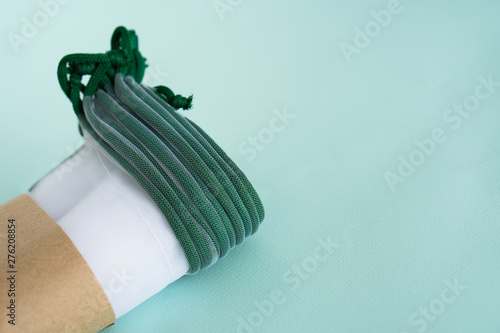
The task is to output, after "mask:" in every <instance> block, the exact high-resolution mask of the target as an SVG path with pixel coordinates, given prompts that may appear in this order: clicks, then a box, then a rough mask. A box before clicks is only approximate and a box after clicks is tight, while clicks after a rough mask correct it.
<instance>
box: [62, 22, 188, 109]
mask: <svg viewBox="0 0 500 333" xmlns="http://www.w3.org/2000/svg"><path fill="white" fill-rule="evenodd" d="M146 67H147V65H146V58H144V57H143V56H142V55H141V53H140V52H139V40H138V38H137V35H136V34H135V31H134V30H127V28H125V27H118V28H116V29H115V31H114V33H113V36H112V37H111V51H108V52H106V53H99V54H87V53H75V54H69V55H67V56H65V57H63V58H62V59H61V61H60V62H59V66H58V68H57V78H58V80H59V85H60V86H61V89H62V90H63V92H64V93H65V94H66V96H67V97H68V98H69V99H70V101H71V103H72V104H73V109H74V111H75V113H76V114H79V113H81V112H82V111H83V110H82V99H81V94H83V96H94V95H95V93H96V91H97V89H99V88H103V87H104V86H105V85H106V84H108V83H110V82H112V80H113V78H114V76H115V74H117V73H122V74H123V75H131V76H132V77H133V78H134V79H135V80H136V81H137V82H138V83H140V82H141V81H142V79H143V78H144V72H145V70H146ZM85 75H90V79H89V81H88V83H87V85H84V84H83V83H82V78H83V76H85ZM155 89H156V91H157V93H158V94H159V95H160V96H161V97H162V98H164V99H165V101H166V102H167V103H168V104H170V105H172V107H173V108H174V109H176V110H178V109H184V110H187V109H189V108H191V102H192V100H193V96H190V97H188V98H186V97H183V96H181V95H175V94H174V93H173V92H172V90H170V89H169V88H167V87H164V86H157V87H155Z"/></svg>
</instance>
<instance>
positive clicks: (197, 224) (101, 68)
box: [58, 27, 264, 274]
mask: <svg viewBox="0 0 500 333" xmlns="http://www.w3.org/2000/svg"><path fill="white" fill-rule="evenodd" d="M111 47H112V50H111V51H109V52H107V53H105V54H74V55H68V56H66V57H64V58H63V59H62V60H61V62H60V64H59V68H58V78H59V83H60V85H61V88H62V90H63V91H64V93H65V94H66V96H68V98H69V99H70V100H71V102H72V104H73V108H74V111H75V113H76V114H77V117H78V119H79V123H80V126H81V128H83V130H85V131H86V132H88V133H89V134H90V135H91V136H92V137H93V138H94V139H95V140H96V141H97V142H98V143H99V144H100V145H101V146H102V147H103V148H104V149H105V150H106V151H107V152H108V153H109V154H110V155H111V156H112V157H113V158H114V159H115V160H116V161H117V162H118V163H119V164H120V165H121V166H122V167H123V168H124V169H125V170H126V171H127V172H128V173H130V174H131V175H132V176H133V177H134V179H136V181H138V183H139V184H140V185H141V186H142V187H143V188H144V189H145V190H146V192H147V193H148V194H149V195H150V196H151V198H152V199H153V200H154V201H155V202H156V204H157V206H158V207H159V209H160V210H161V211H162V212H163V214H164V215H165V217H166V218H167V220H168V222H169V223H170V225H171V227H172V230H173V231H174V233H175V235H176V236H177V238H178V239H179V242H180V244H181V247H182V248H183V250H184V253H185V254H186V257H187V260H188V263H189V267H190V269H189V273H191V274H193V273H196V272H197V271H198V270H200V269H202V268H205V267H208V266H210V265H211V264H212V263H214V262H215V261H216V260H217V258H218V257H224V256H225V255H226V254H227V253H228V251H229V250H230V249H231V248H232V247H233V246H234V245H236V244H240V243H242V242H243V240H244V238H245V237H247V236H249V235H251V234H253V233H254V232H256V231H257V229H258V226H259V225H260V223H261V222H262V220H263V218H264V208H263V206H262V202H261V201H260V198H259V197H258V195H257V193H256V192H255V190H254V188H253V187H252V185H251V184H250V182H249V181H248V179H247V178H246V176H245V175H244V174H243V172H242V171H241V170H240V169H239V168H238V167H237V166H236V164H235V163H234V162H233V161H232V160H231V159H230V158H229V157H228V156H227V155H226V154H225V153H224V151H223V150H222V149H221V148H220V147H219V146H218V145H217V144H216V143H215V142H214V141H213V140H212V139H211V138H210V137H209V136H208V135H207V134H206V133H205V132H204V131H203V130H202V129H201V128H199V127H198V126H197V125H196V124H194V123H193V122H191V121H190V120H188V119H186V118H184V117H183V116H182V115H180V114H178V113H177V112H175V110H177V109H179V108H182V109H189V108H190V107H191V103H192V96H190V97H188V98H185V97H182V96H180V95H175V94H174V93H173V92H172V90H170V89H169V88H167V87H163V86H158V87H155V88H154V90H153V89H150V88H148V87H142V86H140V85H139V84H138V83H140V81H141V80H142V78H143V76H144V70H145V68H146V64H145V58H143V57H142V55H141V54H140V52H139V51H138V39H137V36H136V35H135V33H134V32H133V31H128V30H127V29H125V28H124V27H119V28H117V29H116V30H115V32H114V34H113V37H112V41H111ZM84 75H90V79H89V81H88V83H87V85H86V86H85V85H84V84H83V83H82V82H81V80H82V77H83V76H84ZM104 90H105V91H106V92H104ZM82 94H83V96H84V97H85V96H89V97H85V98H84V100H83V102H82V99H81V95H82ZM93 96H96V97H95V98H93Z"/></svg>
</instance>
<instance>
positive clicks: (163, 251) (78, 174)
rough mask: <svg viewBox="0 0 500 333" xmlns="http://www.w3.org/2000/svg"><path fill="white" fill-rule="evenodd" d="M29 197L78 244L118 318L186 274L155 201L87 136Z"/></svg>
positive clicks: (179, 251) (181, 255)
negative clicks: (82, 143) (75, 150)
mask: <svg viewBox="0 0 500 333" xmlns="http://www.w3.org/2000/svg"><path fill="white" fill-rule="evenodd" d="M29 194H30V195H31V197H32V198H33V199H34V200H35V201H36V202H37V203H38V204H39V205H40V206H41V207H42V208H43V209H44V210H45V211H46V212H47V213H48V214H49V215H50V216H51V217H52V218H54V219H55V220H56V221H57V222H58V223H59V225H60V226H61V227H62V228H63V229H64V231H65V232H66V233H67V234H68V236H69V237H70V238H71V240H72V241H73V242H74V243H75V245H76V247H77V248H78V250H79V251H80V252H81V254H82V255H83V257H84V258H85V260H86V261H87V263H88V264H89V266H90V268H91V269H92V271H93V272H94V274H95V276H96V277H97V279H98V280H99V283H100V284H101V286H102V287H103V289H104V290H105V292H106V294H107V295H108V297H109V299H110V302H111V305H112V307H113V310H114V311H115V314H116V316H117V317H120V316H122V315H123V314H125V313H126V312H128V311H130V310H131V309H132V308H134V307H135V306H137V305H139V304H140V303H142V302H143V301H145V300H146V299H147V298H149V297H151V296H153V295H154V294H156V293H157V292H159V291H160V290H162V289H163V288H165V287H166V286H167V285H168V284H170V283H171V282H173V281H175V280H177V279H178V278H180V277H181V276H183V275H184V274H186V273H187V271H188V269H189V267H188V262H187V259H186V257H185V255H184V252H183V250H182V248H181V246H180V243H179V241H178V240H177V238H176V237H175V235H174V233H173V231H172V229H171V227H170V225H169V223H168V222H167V220H166V219H165V217H164V215H163V214H162V213H161V211H160V210H159V209H158V207H157V206H156V204H155V203H154V201H153V200H152V199H151V198H150V197H149V196H148V194H147V193H146V192H145V191H144V190H143V189H142V188H141V187H140V185H139V184H138V183H137V182H136V181H135V180H134V179H133V178H132V177H131V176H130V175H129V174H128V173H126V172H125V171H124V170H122V169H121V167H119V166H118V165H116V164H115V163H114V161H113V160H112V159H111V157H110V156H109V155H108V154H107V153H106V152H104V151H103V150H102V148H100V147H99V146H98V144H97V143H96V142H95V141H94V140H93V139H92V138H91V137H90V136H88V135H86V136H85V145H84V146H83V147H82V148H81V149H80V150H79V151H78V152H77V153H75V154H74V155H73V156H72V157H70V158H69V159H67V160H66V161H65V162H63V163H62V164H61V165H60V166H59V167H58V168H56V169H54V170H53V171H52V172H51V173H49V174H48V175H47V176H45V177H44V178H43V179H42V180H40V182H38V183H37V184H36V186H35V187H34V188H33V189H32V191H31V192H30V193H29Z"/></svg>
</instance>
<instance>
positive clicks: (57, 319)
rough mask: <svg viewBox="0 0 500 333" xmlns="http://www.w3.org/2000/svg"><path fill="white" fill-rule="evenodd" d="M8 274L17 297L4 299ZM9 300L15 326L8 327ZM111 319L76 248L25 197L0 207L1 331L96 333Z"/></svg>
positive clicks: (105, 301) (105, 300) (103, 297)
mask: <svg viewBox="0 0 500 333" xmlns="http://www.w3.org/2000/svg"><path fill="white" fill-rule="evenodd" d="M10 219H15V222H14V224H15V254H11V255H14V256H15V264H14V266H13V267H14V268H13V269H12V267H10V265H11V264H12V262H9V261H8V259H12V257H10V258H9V257H8V255H9V254H10V253H9V250H12V247H10V248H8V239H9V237H8V235H9V232H8V230H9V225H10V224H11V223H10V222H9V220H10ZM10 228H11V229H13V227H10ZM9 271H13V272H15V273H8V272H9ZM11 275H15V297H12V295H11V296H9V295H8V294H9V289H11V281H9V280H8V279H9V277H10V276H11ZM11 299H14V300H15V326H14V325H11V324H9V322H8V321H9V320H11V317H9V314H10V313H11V312H10V311H11V309H9V308H8V307H9V306H10V304H11ZM115 319H116V317H115V314H114V312H113V309H112V307H111V304H110V303H109V300H108V298H107V296H106V294H105V293H104V291H103V290H102V288H101V286H100V284H99V282H98V281H97V279H96V277H95V276H94V274H93V273H92V271H91V270H90V268H89V266H88V265H87V262H86V261H85V260H84V259H83V257H82V255H81V254H80V252H78V249H77V248H76V247H75V245H74V244H73V242H72V241H71V240H70V239H69V238H68V236H67V235H66V234H65V233H64V231H63V230H62V229H61V227H59V225H58V224H57V223H56V222H55V221H54V220H52V218H51V217H50V216H48V215H47V214H46V213H45V212H44V211H43V210H42V208H40V206H38V205H37V204H36V203H35V202H34V201H33V199H31V197H30V196H29V195H27V194H23V195H20V196H18V197H17V198H15V199H13V200H11V201H9V202H7V203H5V204H4V205H2V206H0V332H2V333H7V332H23V333H24V332H30V333H35V332H98V331H100V330H102V329H103V328H105V327H107V326H110V325H112V324H113V323H114V321H115Z"/></svg>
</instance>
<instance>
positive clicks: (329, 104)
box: [0, 0, 500, 333]
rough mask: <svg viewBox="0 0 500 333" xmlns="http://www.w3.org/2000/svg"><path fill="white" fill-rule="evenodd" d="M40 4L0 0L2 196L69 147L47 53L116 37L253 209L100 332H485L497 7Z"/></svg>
mask: <svg viewBox="0 0 500 333" xmlns="http://www.w3.org/2000/svg"><path fill="white" fill-rule="evenodd" d="M41 3H42V4H45V3H52V4H53V3H54V2H51V1H49V0H42V1H41ZM41 3H39V2H37V1H32V0H29V1H22V2H19V1H18V2H13V1H11V2H4V3H2V4H1V5H0V22H1V23H0V36H1V38H0V52H1V60H2V61H1V62H0V73H2V79H1V80H0V91H1V98H2V102H1V106H0V107H1V109H0V114H1V118H0V142H1V144H0V156H1V157H0V204H1V203H3V202H6V201H8V200H9V199H11V198H13V197H15V196H16V195H18V194H21V193H25V192H26V191H27V190H28V188H29V186H31V185H32V184H33V183H34V182H35V181H36V180H38V179H39V178H41V177H42V176H43V175H44V174H46V173H47V172H48V171H49V170H50V169H52V168H53V167H54V166H56V165H58V164H59V163H60V162H61V161H62V160H63V159H64V158H65V157H67V156H68V155H69V154H71V153H72V152H73V151H74V150H75V149H77V148H78V147H79V146H80V145H81V144H82V139H81V138H80V136H79V134H78V131H77V121H76V118H75V116H74V114H73V112H72V108H71V105H70V103H69V101H68V100H67V99H66V97H65V96H64V95H63V93H62V92H61V90H60V88H59V86H58V83H57V78H56V68H57V64H58V62H59V60H60V58H61V57H62V56H64V55H66V54H68V53H75V52H86V53H90V52H96V53H100V52H103V51H106V50H108V49H109V39H110V36H111V33H112V31H113V30H114V28H115V27H116V26H118V25H124V26H126V27H127V28H131V29H135V30H136V32H137V34H138V35H139V40H140V49H141V52H142V54H143V55H144V56H145V57H146V58H147V59H148V63H149V65H150V67H149V68H148V71H147V76H146V79H145V83H146V84H148V85H158V84H164V85H168V86H169V87H171V88H172V89H173V90H174V91H175V92H177V93H181V94H191V93H192V94H194V96H195V100H194V109H193V110H191V111H189V112H188V113H185V114H186V115H187V116H188V117H190V118H191V119H193V120H194V121H195V122H197V123H198V124H199V125H200V126H201V127H203V128H204V129H205V130H206V131H207V132H208V133H209V134H211V135H212V137H213V138H214V139H215V140H216V141H217V142H218V143H219V144H220V145H221V146H222V147H223V148H224V149H225V150H226V151H227V152H228V154H229V155H230V156H231V157H232V158H233V159H234V160H235V161H236V162H237V163H238V164H239V165H240V167H241V168H242V169H243V170H244V171H245V173H247V175H248V176H249V178H250V179H251V181H252V182H253V184H254V185H255V187H256V188H257V190H258V192H259V194H260V195H261V197H262V199H263V201H264V204H265V207H266V210H267V216H266V220H265V221H264V224H263V225H262V228H261V229H260V231H259V232H258V233H257V234H256V235H255V236H253V237H252V238H251V239H249V240H248V241H246V242H245V243H244V244H243V245H242V246H240V247H238V248H236V249H235V250H234V251H233V252H232V253H231V254H230V255H229V256H228V257H226V258H224V259H222V260H220V261H219V262H218V263H217V264H216V265H214V266H213V267H211V268H210V269H207V270H205V271H203V272H201V273H199V274H197V275H195V276H187V277H183V278H181V279H180V280H178V281H177V282H175V283H173V284H172V285H170V286H168V287H167V288H166V289H165V290H164V291H162V292H161V293H159V294H157V295H156V296H154V297H153V298H151V299H150V300H148V301H147V302H145V303H144V304H142V305H141V306H139V307H137V308H135V309H134V310H133V311H131V312H130V313H128V314H127V315H125V316H124V317H122V318H120V319H119V320H118V321H117V322H116V324H115V325H114V326H113V327H111V328H109V329H107V330H106V332H107V333H118V332H245V333H249V332H356V333H357V332H398V333H403V332H407V333H410V332H455V333H456V332H498V331H499V330H500V316H498V312H499V310H500V305H499V302H498V299H499V298H500V287H499V284H498V276H499V274H500V242H499V241H498V239H499V236H500V227H499V224H498V221H499V217H500V209H499V208H498V207H499V206H498V202H499V199H500V188H499V186H498V182H499V180H500V174H499V172H498V170H499V169H500V168H499V167H500V154H499V153H500V145H499V139H500V137H499V133H500V86H498V85H497V84H496V82H500V21H499V20H498V13H499V12H500V2H498V1H493V0H490V1H487V0H483V1H451V0H445V1H439V2H436V1H428V0H427V1H425V0H413V1H411V0H402V1H400V2H398V1H396V2H393V1H386V0H376V1H375V0H370V1H368V0H365V1H361V0H359V1H352V2H348V1H294V0H288V1H284V0H277V1H272V2H269V1H239V0H232V1H230V0H221V1H211V0H204V1H199V0H198V1H194V0H183V1H180V0H178V1H140V2H139V1H137V2H123V1H115V0H112V1H106V2H104V1H85V2H84V1H69V2H68V3H65V4H60V3H58V2H57V3H56V4H57V5H55V6H54V5H52V7H50V8H49V7H46V6H44V5H42V4H41ZM44 8H45V10H46V11H49V12H50V13H51V14H53V15H52V16H49V15H45V18H46V19H44V15H43V14H40V12H42V11H44ZM47 8H48V9H47ZM389 10H392V12H391V11H389ZM387 13H389V16H388V15H387ZM384 15H385V16H384ZM376 18H378V21H377V20H376ZM26 22H31V23H37V24H38V25H39V27H38V28H37V31H31V32H30V31H28V32H30V33H26V30H25V31H24V35H23V26H25V25H26V24H27V23H26ZM25 29H26V28H25ZM360 31H361V32H360ZM20 41H22V42H20ZM484 80H486V81H491V83H489V84H485V83H484ZM479 97H481V98H479ZM463 104H466V105H467V107H468V108H469V109H470V110H471V111H468V110H467V109H465V106H463V107H462V110H465V111H457V110H459V109H458V108H460V107H461V106H460V105H463ZM454 106H455V108H454ZM277 114H281V115H283V114H287V115H288V116H287V117H285V120H283V119H282V118H280V117H278V116H277ZM436 133H437V134H436ZM430 140H432V141H430ZM422 147H423V148H422ZM398 169H399V170H398ZM388 179H389V180H388ZM325 242H330V243H334V245H335V246H333V245H332V246H330V247H326V249H325V248H323V247H321V246H322V244H323V245H324V243H325Z"/></svg>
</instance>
